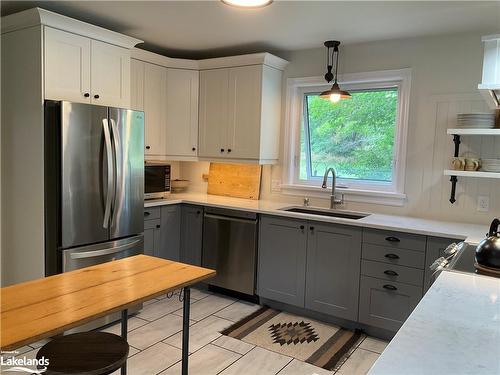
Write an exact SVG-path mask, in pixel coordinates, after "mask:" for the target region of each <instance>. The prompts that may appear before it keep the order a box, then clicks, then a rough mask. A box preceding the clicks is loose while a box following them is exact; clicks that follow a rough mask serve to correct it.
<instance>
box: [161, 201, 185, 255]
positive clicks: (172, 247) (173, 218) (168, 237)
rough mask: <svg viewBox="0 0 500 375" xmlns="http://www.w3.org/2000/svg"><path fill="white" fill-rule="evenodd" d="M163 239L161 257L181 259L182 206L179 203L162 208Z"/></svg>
mask: <svg viewBox="0 0 500 375" xmlns="http://www.w3.org/2000/svg"><path fill="white" fill-rule="evenodd" d="M160 237H161V240H160V249H159V255H158V256H159V257H160V258H163V259H169V260H174V261H176V262H178V261H180V242H181V207H180V206H179V205H169V206H163V207H162V208H161V236H160Z"/></svg>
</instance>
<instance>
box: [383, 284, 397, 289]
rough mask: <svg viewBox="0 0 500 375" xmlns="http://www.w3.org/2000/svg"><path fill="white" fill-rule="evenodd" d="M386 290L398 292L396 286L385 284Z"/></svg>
mask: <svg viewBox="0 0 500 375" xmlns="http://www.w3.org/2000/svg"><path fill="white" fill-rule="evenodd" d="M383 288H384V289H387V290H398V288H396V287H395V286H394V285H390V284H385V285H384V286H383Z"/></svg>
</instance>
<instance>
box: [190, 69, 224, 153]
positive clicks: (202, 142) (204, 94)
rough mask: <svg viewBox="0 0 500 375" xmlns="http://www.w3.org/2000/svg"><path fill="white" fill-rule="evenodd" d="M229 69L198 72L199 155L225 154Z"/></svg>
mask: <svg viewBox="0 0 500 375" xmlns="http://www.w3.org/2000/svg"><path fill="white" fill-rule="evenodd" d="M228 84H229V69H214V70H205V71H202V72H200V121H199V126H200V129H199V148H200V149H199V153H198V155H199V156H200V157H226V156H227V150H226V148H227V146H226V144H227V120H228V115H227V114H228Z"/></svg>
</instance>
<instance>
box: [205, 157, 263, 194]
mask: <svg viewBox="0 0 500 375" xmlns="http://www.w3.org/2000/svg"><path fill="white" fill-rule="evenodd" d="M261 174H262V166H261V165H253V164H221V163H210V169H209V172H208V189H207V193H208V194H213V195H223V196H226V197H234V198H246V199H256V200H257V199H259V195H260V178H261Z"/></svg>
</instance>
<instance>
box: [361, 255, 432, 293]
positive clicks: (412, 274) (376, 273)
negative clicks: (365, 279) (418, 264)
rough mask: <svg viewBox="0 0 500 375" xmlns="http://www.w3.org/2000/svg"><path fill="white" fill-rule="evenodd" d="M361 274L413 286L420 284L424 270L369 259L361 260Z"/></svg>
mask: <svg viewBox="0 0 500 375" xmlns="http://www.w3.org/2000/svg"><path fill="white" fill-rule="evenodd" d="M361 274H362V275H365V276H371V277H376V278H377V279H384V280H388V281H395V282H400V283H405V284H412V285H415V286H419V287H421V286H422V283H423V280H424V271H423V270H419V269H416V268H411V267H404V266H397V265H394V264H387V263H380V262H374V261H371V260H362V261H361Z"/></svg>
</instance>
